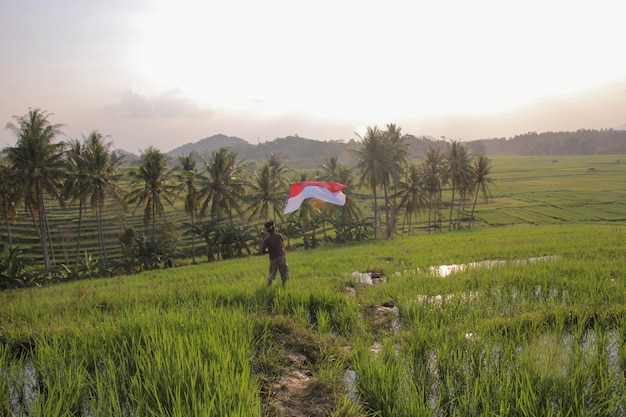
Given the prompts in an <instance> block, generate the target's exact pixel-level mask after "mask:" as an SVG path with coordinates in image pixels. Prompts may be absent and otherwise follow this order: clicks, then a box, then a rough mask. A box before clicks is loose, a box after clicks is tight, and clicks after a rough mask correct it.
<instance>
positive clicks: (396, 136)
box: [382, 123, 409, 239]
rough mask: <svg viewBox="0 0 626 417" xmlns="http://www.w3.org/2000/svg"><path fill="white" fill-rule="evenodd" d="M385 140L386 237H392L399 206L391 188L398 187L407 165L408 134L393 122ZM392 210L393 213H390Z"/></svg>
mask: <svg viewBox="0 0 626 417" xmlns="http://www.w3.org/2000/svg"><path fill="white" fill-rule="evenodd" d="M383 140H384V142H385V147H384V149H385V151H386V153H385V154H384V157H385V173H384V174H383V182H382V186H383V193H384V195H385V206H386V210H385V225H386V237H387V239H389V238H391V235H392V234H393V231H394V229H395V223H396V213H397V210H398V208H397V206H396V204H395V198H394V199H393V200H394V201H393V202H390V198H389V188H391V189H392V190H393V189H395V188H396V186H397V185H398V183H399V182H400V179H401V177H402V173H403V167H404V166H406V164H407V160H408V155H409V147H408V145H407V144H406V135H403V134H402V128H401V127H399V126H396V125H395V124H393V123H391V124H388V125H387V130H385V131H384V132H383ZM390 211H391V215H390Z"/></svg>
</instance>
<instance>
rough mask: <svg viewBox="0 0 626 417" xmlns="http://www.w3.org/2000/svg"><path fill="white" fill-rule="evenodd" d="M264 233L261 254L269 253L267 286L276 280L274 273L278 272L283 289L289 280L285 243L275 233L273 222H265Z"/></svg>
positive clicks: (279, 235) (281, 236) (278, 234)
mask: <svg viewBox="0 0 626 417" xmlns="http://www.w3.org/2000/svg"><path fill="white" fill-rule="evenodd" d="M265 231H266V232H267V236H266V237H265V239H263V243H262V244H261V254H264V253H269V258H270V268H269V275H268V277H267V285H268V286H270V285H272V282H274V279H275V278H276V272H277V271H280V278H281V280H282V282H283V288H284V287H285V286H286V285H287V280H288V279H289V265H287V254H286V252H285V243H284V239H283V235H281V234H280V233H277V232H276V225H275V224H274V220H268V221H267V222H265Z"/></svg>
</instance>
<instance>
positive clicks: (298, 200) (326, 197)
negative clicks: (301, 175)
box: [283, 181, 348, 214]
mask: <svg viewBox="0 0 626 417" xmlns="http://www.w3.org/2000/svg"><path fill="white" fill-rule="evenodd" d="M344 188H348V186H347V185H343V184H339V183H338V182H329V181H302V182H296V183H294V184H291V189H290V190H289V199H288V200H287V205H286V206H285V211H284V212H283V214H287V213H292V212H294V211H296V210H298V209H299V208H300V205H301V204H302V202H303V201H304V200H305V199H307V198H317V199H318V200H322V201H325V202H327V203H331V204H337V205H339V206H343V205H344V204H346V195H345V194H344V193H343V192H342V191H341V190H343V189H344Z"/></svg>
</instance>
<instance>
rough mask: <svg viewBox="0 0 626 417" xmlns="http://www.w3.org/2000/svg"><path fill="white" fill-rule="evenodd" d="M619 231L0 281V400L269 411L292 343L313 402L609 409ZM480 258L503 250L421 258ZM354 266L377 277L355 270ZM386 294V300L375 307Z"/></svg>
mask: <svg viewBox="0 0 626 417" xmlns="http://www.w3.org/2000/svg"><path fill="white" fill-rule="evenodd" d="M625 231H626V230H625V229H624V228H623V226H619V225H612V224H609V225H596V224H577V225H550V226H528V225H525V226H514V227H508V228H504V229H503V228H491V229H481V230H476V231H466V232H456V233H437V234H433V235H419V236H415V237H411V238H403V239H396V240H391V241H376V242H374V241H370V242H362V243H354V244H349V245H342V246H334V245H332V246H322V247H320V248H318V249H316V250H314V251H298V252H291V253H289V254H288V260H289V263H290V267H291V269H292V271H293V278H292V280H291V281H290V282H289V283H288V287H287V290H283V289H282V288H280V287H279V286H273V287H267V286H266V284H265V274H266V269H267V259H266V258H265V257H250V258H246V259H243V260H235V261H223V262H217V263H213V264H202V265H190V266H186V267H182V268H176V269H170V270H158V271H151V272H146V273H143V274H139V275H135V276H127V277H116V278H111V279H97V280H85V281H78V282H69V283H63V284H56V285H52V286H48V287H42V288H29V289H20V290H9V291H4V292H2V293H0V317H1V318H0V337H1V340H2V344H1V345H0V346H1V347H2V350H1V351H0V353H1V354H0V360H1V361H2V365H1V366H0V368H1V369H3V372H4V373H3V375H4V376H3V378H0V399H2V401H1V402H0V403H1V404H3V407H4V408H3V409H4V410H5V414H9V415H33V416H34V415H70V414H71V415H122V416H124V415H127V416H130V415H135V416H140V415H141V416H157V415H160V416H162V415H181V416H182V415H206V416H218V415H241V416H243V415H248V416H249V415H259V416H261V415H267V416H280V415H284V413H286V411H285V408H284V407H285V405H284V404H283V403H282V402H281V401H284V400H281V398H282V397H281V393H280V389H278V388H276V384H280V382H279V381H283V380H284V378H285V377H286V376H288V375H289V372H291V371H293V370H294V365H293V364H292V363H291V362H290V360H289V359H288V358H290V357H292V356H293V355H294V354H298V355H301V356H303V357H304V358H305V359H303V363H301V364H300V365H298V366H299V367H300V368H298V370H300V371H302V368H306V370H307V372H309V373H310V374H311V378H310V381H309V382H308V387H309V388H307V389H308V390H309V391H307V393H306V395H305V394H303V393H302V392H300V393H295V394H294V395H296V396H298V395H300V396H302V397H301V404H302V406H303V407H305V409H306V407H307V406H308V405H310V403H309V402H307V401H310V402H311V403H312V401H313V400H312V399H313V398H314V399H316V400H317V403H318V404H324V408H323V410H320V411H319V412H318V414H312V415H331V414H333V413H335V414H334V415H344V416H358V415H365V414H368V413H372V415H373V414H375V413H379V414H380V415H392V416H415V415H447V414H452V415H470V414H471V415H484V416H487V415H494V414H498V415H500V414H507V415H520V416H527V415H566V414H569V415H606V416H609V415H619V414H620V413H623V412H624V408H623V404H624V392H626V383H625V381H624V375H625V371H626V359H625V357H626V354H625V353H624V352H625V351H626V348H625V347H624V346H625V342H624V340H625V338H626V307H624V306H625V305H626V288H625V287H626V282H625V281H624V276H625V274H624V272H625V267H624V259H625V258H626V245H625V243H626V240H625V239H626V235H625V234H624V233H625ZM546 255H547V257H545V258H544V256H546ZM531 258H538V260H537V261H534V262H533V261H529V259H531ZM483 260H500V261H503V262H502V263H501V264H500V265H498V266H495V265H492V266H490V267H476V268H468V269H465V270H464V271H462V272H458V273H456V274H452V275H450V276H448V277H445V278H442V277H439V276H435V275H433V274H431V273H429V272H427V268H428V267H429V266H432V265H442V264H464V263H470V262H475V261H483ZM367 271H379V272H382V273H383V275H384V278H385V280H384V282H383V283H381V284H377V285H365V284H358V283H356V282H354V278H353V277H352V272H367ZM383 305H387V306H393V307H394V308H393V309H387V310H386V313H385V315H386V316H385V317H378V318H376V317H373V314H375V313H373V312H374V311H378V310H376V309H374V308H373V307H374V306H383ZM392 320H393V321H395V322H396V324H395V325H393V326H392V325H385V324H384V323H389V322H391V321H392ZM374 347H375V348H374ZM29 369H32V370H31V371H28V370H29ZM290 370H291V371H290ZM348 371H351V372H353V374H354V384H355V388H354V390H355V392H352V393H351V392H349V391H348V390H347V389H346V387H345V386H346V383H345V380H344V375H345V373H346V372H348ZM17 392H22V393H24V392H26V393H27V394H22V395H18V394H17ZM298 398H300V397H298ZM281 407H283V408H281ZM7 410H8V411H7ZM302 412H303V414H301V415H307V414H304V410H303V411H302ZM281 413H283V414H281Z"/></svg>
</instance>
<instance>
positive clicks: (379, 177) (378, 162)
mask: <svg viewBox="0 0 626 417" xmlns="http://www.w3.org/2000/svg"><path fill="white" fill-rule="evenodd" d="M356 135H357V136H359V135H358V134H356ZM359 138H361V137H360V136H359ZM361 140H362V145H361V148H360V149H358V150H357V151H356V152H357V154H358V156H359V161H358V163H357V164H356V169H357V170H359V171H360V172H361V176H360V181H361V182H362V183H364V184H367V185H368V186H369V187H370V190H371V191H372V197H373V198H374V239H376V238H377V237H378V197H377V193H376V190H377V189H378V187H379V185H380V184H381V183H382V182H383V181H384V173H385V169H386V168H385V166H384V162H385V161H384V158H383V155H384V154H385V151H386V150H385V143H384V140H383V135H382V133H381V131H380V130H379V129H378V127H377V126H374V127H370V126H368V127H367V133H366V134H365V136H363V137H362V138H361Z"/></svg>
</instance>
